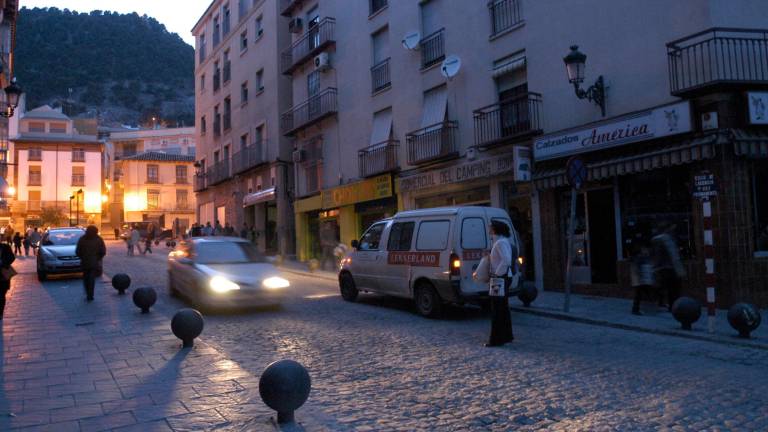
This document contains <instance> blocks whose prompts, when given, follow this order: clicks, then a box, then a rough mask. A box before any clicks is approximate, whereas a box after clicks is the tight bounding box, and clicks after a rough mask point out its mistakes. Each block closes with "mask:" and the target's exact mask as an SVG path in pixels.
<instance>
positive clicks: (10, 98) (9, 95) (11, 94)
mask: <svg viewBox="0 0 768 432" xmlns="http://www.w3.org/2000/svg"><path fill="white" fill-rule="evenodd" d="M22 93H23V91H22V90H21V87H19V85H18V84H16V78H13V79H12V80H11V84H10V85H8V87H6V88H5V103H6V105H5V106H4V107H0V116H2V117H5V118H11V117H13V113H14V111H15V110H16V108H18V107H19V99H20V98H21V94H22Z"/></svg>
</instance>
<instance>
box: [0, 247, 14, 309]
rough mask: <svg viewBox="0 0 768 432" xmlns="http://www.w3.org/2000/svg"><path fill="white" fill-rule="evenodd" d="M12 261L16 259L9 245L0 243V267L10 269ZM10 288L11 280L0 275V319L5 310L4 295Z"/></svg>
mask: <svg viewBox="0 0 768 432" xmlns="http://www.w3.org/2000/svg"><path fill="white" fill-rule="evenodd" d="M14 261H16V256H15V255H14V254H13V251H12V250H11V246H10V245H8V244H5V243H2V244H0V267H2V268H3V269H5V270H7V269H10V268H11V264H13V262H14ZM10 289H11V280H10V279H6V278H4V277H3V276H2V275H0V320H2V319H3V312H4V311H5V295H6V294H7V293H8V290H10Z"/></svg>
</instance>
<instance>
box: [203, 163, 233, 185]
mask: <svg viewBox="0 0 768 432" xmlns="http://www.w3.org/2000/svg"><path fill="white" fill-rule="evenodd" d="M206 176H207V184H208V186H213V185H216V184H219V183H221V182H223V181H225V180H227V179H229V177H230V174H229V161H228V160H223V161H219V162H217V163H215V164H213V166H212V167H210V168H208V172H207V173H206Z"/></svg>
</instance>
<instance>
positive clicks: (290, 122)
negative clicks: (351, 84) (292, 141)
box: [280, 87, 338, 136]
mask: <svg viewBox="0 0 768 432" xmlns="http://www.w3.org/2000/svg"><path fill="white" fill-rule="evenodd" d="M337 109H338V108H337V104H336V89H335V88H334V87H329V88H327V89H325V90H323V91H322V92H320V93H318V94H317V95H316V96H312V97H311V98H309V99H307V100H306V101H304V102H302V103H301V104H299V105H297V106H295V107H293V108H291V109H290V110H288V111H286V112H285V113H283V115H282V116H280V128H281V129H282V131H283V135H286V136H291V135H293V134H295V133H296V132H297V131H299V130H301V129H304V128H306V127H308V126H311V125H313V124H315V123H317V122H319V121H320V120H323V119H324V118H326V117H329V116H332V115H334V114H336V112H337Z"/></svg>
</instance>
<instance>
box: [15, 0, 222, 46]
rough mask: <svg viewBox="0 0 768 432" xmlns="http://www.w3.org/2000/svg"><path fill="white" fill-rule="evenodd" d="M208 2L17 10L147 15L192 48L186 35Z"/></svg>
mask: <svg viewBox="0 0 768 432" xmlns="http://www.w3.org/2000/svg"><path fill="white" fill-rule="evenodd" d="M210 3H211V1H210V0H22V1H21V5H20V6H21V7H28V8H34V7H57V8H59V9H71V10H76V11H78V12H90V11H92V10H97V9H98V10H104V11H106V10H109V11H116V12H120V13H131V12H136V13H137V14H139V15H144V14H147V15H149V16H151V17H153V18H155V19H156V20H158V21H159V22H161V23H163V24H165V27H166V28H167V29H168V30H169V31H171V32H173V33H178V34H179V36H181V38H182V39H184V40H185V41H186V42H187V43H188V44H190V45H192V46H194V38H193V37H192V34H191V33H190V32H191V30H192V26H194V25H195V23H196V22H197V20H198V19H199V18H200V16H201V15H202V14H203V12H205V9H206V8H207V7H208V5H209V4H210Z"/></svg>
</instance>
